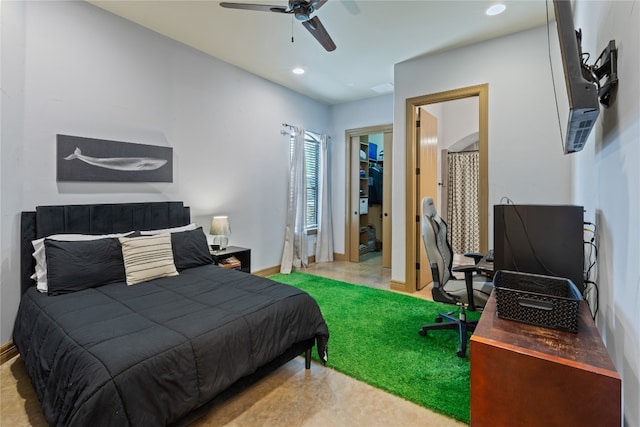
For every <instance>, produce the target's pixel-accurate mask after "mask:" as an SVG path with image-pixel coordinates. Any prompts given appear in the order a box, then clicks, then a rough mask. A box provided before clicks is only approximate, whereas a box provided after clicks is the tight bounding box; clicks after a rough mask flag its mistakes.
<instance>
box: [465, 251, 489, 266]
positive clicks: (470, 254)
mask: <svg viewBox="0 0 640 427" xmlns="http://www.w3.org/2000/svg"><path fill="white" fill-rule="evenodd" d="M464 256H466V257H468V258H473V262H475V263H476V264H477V263H479V262H480V261H481V260H482V258H484V257H485V256H487V254H481V253H478V252H467V253H465V254H464Z"/></svg>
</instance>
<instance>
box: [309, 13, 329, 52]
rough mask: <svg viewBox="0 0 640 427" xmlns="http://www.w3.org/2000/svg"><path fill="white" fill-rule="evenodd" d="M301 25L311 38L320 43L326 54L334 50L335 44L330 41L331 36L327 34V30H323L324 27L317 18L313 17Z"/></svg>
mask: <svg viewBox="0 0 640 427" xmlns="http://www.w3.org/2000/svg"><path fill="white" fill-rule="evenodd" d="M302 25H304V27H305V28H306V29H307V30H309V32H310V33H311V34H312V35H313V37H315V38H316V40H318V41H319V42H320V44H321V45H322V47H324V48H325V49H326V50H327V52H331V51H334V50H335V49H336V44H335V43H334V42H333V40H331V36H330V35H329V33H327V30H326V29H325V28H324V25H322V22H320V19H319V18H318V17H317V16H314V17H313V18H311V19H309V20H308V21H304V22H303V23H302Z"/></svg>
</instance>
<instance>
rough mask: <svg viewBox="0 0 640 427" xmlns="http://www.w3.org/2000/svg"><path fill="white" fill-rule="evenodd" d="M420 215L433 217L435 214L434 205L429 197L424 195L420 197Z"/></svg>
mask: <svg viewBox="0 0 640 427" xmlns="http://www.w3.org/2000/svg"><path fill="white" fill-rule="evenodd" d="M422 215H424V216H426V217H428V218H433V217H435V216H436V215H437V212H436V206H435V205H434V204H433V199H432V198H431V197H425V198H423V199H422Z"/></svg>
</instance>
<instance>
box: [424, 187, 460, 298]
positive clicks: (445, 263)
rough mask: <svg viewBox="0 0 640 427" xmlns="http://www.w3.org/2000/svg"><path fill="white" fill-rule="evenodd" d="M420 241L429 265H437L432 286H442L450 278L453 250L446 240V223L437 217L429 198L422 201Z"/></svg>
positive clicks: (431, 199) (431, 200)
mask: <svg viewBox="0 0 640 427" xmlns="http://www.w3.org/2000/svg"><path fill="white" fill-rule="evenodd" d="M422 239H423V240H424V247H425V249H426V251H427V258H429V263H430V264H433V263H435V264H437V265H438V274H439V277H437V278H436V277H434V278H433V281H434V286H443V285H444V284H445V283H447V281H448V280H449V279H451V276H452V272H451V268H452V265H453V250H452V249H451V245H450V244H449V241H448V240H447V223H446V222H444V220H443V219H442V218H440V216H439V215H438V212H437V211H436V207H435V205H434V203H433V198H431V197H425V198H423V199H422Z"/></svg>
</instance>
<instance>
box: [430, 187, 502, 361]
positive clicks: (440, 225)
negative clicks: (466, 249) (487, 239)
mask: <svg viewBox="0 0 640 427" xmlns="http://www.w3.org/2000/svg"><path fill="white" fill-rule="evenodd" d="M422 239H423V241H424V246H425V249H426V251H427V258H428V259H429V265H430V267H431V273H432V276H433V289H432V291H431V293H432V295H433V300H434V301H438V302H444V303H447V304H452V305H456V306H457V309H456V310H455V311H451V312H449V313H440V314H439V315H438V316H437V317H436V319H435V323H431V324H426V325H423V326H422V329H421V330H420V332H419V333H420V335H426V334H427V331H429V330H434V329H458V330H459V331H460V347H458V351H457V355H458V356H460V357H465V355H466V353H467V332H473V331H474V330H475V327H476V324H477V323H478V322H477V321H467V319H466V310H471V311H477V310H482V309H483V308H484V306H485V304H486V303H487V300H488V299H489V295H491V290H492V289H493V284H492V283H491V282H489V281H487V277H486V276H485V275H484V274H482V271H481V270H480V269H479V268H478V267H477V264H478V263H479V262H480V261H481V260H482V259H483V258H484V255H483V254H476V253H469V254H465V256H469V257H471V258H473V259H474V264H473V265H462V266H459V267H455V268H452V264H453V251H452V249H451V245H450V244H449V241H448V240H447V224H446V223H445V222H444V220H443V219H442V218H440V216H439V215H438V213H437V212H436V208H435V206H434V204H433V199H432V198H431V197H425V198H424V199H422ZM454 271H456V272H464V279H456V278H455V277H454V275H453V272H454Z"/></svg>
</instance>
